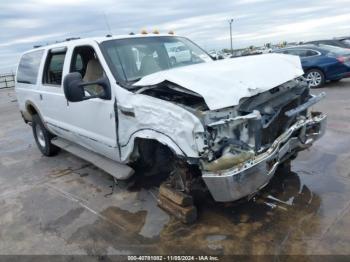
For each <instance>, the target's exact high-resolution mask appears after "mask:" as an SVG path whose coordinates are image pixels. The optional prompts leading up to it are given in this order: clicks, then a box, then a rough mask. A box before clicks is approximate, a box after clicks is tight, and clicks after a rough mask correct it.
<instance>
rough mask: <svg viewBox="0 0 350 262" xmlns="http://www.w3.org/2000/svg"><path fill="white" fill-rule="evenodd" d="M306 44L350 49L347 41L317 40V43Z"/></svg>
mask: <svg viewBox="0 0 350 262" xmlns="http://www.w3.org/2000/svg"><path fill="white" fill-rule="evenodd" d="M304 44H312V45H331V46H336V47H341V48H349V49H350V43H349V42H348V41H346V39H328V40H315V41H309V42H305V43H304Z"/></svg>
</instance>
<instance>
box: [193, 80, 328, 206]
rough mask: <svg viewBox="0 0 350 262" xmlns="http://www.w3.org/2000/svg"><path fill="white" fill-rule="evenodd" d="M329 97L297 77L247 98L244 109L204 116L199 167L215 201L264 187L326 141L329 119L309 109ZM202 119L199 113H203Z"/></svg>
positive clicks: (243, 101)
mask: <svg viewBox="0 0 350 262" xmlns="http://www.w3.org/2000/svg"><path fill="white" fill-rule="evenodd" d="M323 97H324V93H321V94H320V95H319V96H313V95H310V93H309V87H308V85H307V83H306V82H305V81H304V80H303V79H302V78H298V79H294V80H291V81H288V82H287V83H284V84H282V85H280V86H278V87H275V88H273V89H270V90H269V91H266V92H263V93H260V94H258V95H255V96H252V97H249V98H244V99H242V100H241V102H240V103H239V105H237V106H235V107H233V108H229V109H223V110H215V111H206V112H205V113H203V112H202V113H201V119H202V122H203V124H204V126H205V133H203V134H196V139H197V140H198V143H199V144H200V143H201V141H203V144H204V145H203V151H202V152H201V160H200V168H201V170H202V177H203V180H204V181H205V183H206V185H207V187H208V189H209V191H210V192H211V194H212V196H213V197H214V199H215V200H216V201H220V202H227V201H234V200H237V199H240V198H243V197H247V196H249V195H252V194H254V193H255V192H257V191H258V190H259V189H261V188H262V187H264V186H265V185H266V184H267V183H268V181H269V180H270V179H271V177H272V176H273V174H274V172H275V170H276V168H277V166H278V165H279V164H280V163H282V162H284V161H286V160H288V159H291V158H293V157H295V156H296V154H297V152H298V151H300V150H303V149H305V148H308V147H309V146H311V145H312V143H313V142H314V141H315V140H316V139H318V138H319V137H321V136H322V135H323V133H324V130H325V124H326V115H324V114H322V113H318V112H310V111H309V110H308V108H309V107H311V106H312V105H313V104H315V103H317V102H318V101H319V100H320V99H322V98H323ZM198 115H199V114H198Z"/></svg>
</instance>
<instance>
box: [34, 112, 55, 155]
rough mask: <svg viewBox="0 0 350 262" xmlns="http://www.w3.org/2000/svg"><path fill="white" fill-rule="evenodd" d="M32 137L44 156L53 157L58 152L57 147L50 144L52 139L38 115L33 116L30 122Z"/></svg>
mask: <svg viewBox="0 0 350 262" xmlns="http://www.w3.org/2000/svg"><path fill="white" fill-rule="evenodd" d="M32 129H33V136H34V138H35V142H36V145H37V146H38V148H39V150H40V151H41V153H42V154H43V155H44V156H54V155H56V154H57V153H58V151H59V150H60V148H59V147H57V146H55V145H53V144H52V143H51V139H52V138H53V137H54V135H52V134H51V133H50V132H49V131H48V130H47V129H46V128H45V126H44V124H43V122H42V121H41V119H40V117H39V116H38V115H33V121H32Z"/></svg>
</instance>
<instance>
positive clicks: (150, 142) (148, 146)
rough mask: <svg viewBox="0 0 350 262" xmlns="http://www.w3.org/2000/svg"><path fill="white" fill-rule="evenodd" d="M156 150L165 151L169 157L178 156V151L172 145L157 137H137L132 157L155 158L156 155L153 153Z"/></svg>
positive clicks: (134, 158)
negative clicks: (160, 140) (161, 141)
mask: <svg viewBox="0 0 350 262" xmlns="http://www.w3.org/2000/svg"><path fill="white" fill-rule="evenodd" d="M156 150H161V151H163V153H165V154H166V155H167V156H169V157H176V153H175V152H174V151H173V150H172V149H171V148H170V147H168V146H167V145H164V144H162V143H160V142H159V141H157V140H155V139H147V138H135V142H134V149H133V152H132V154H131V157H130V159H133V160H137V159H139V158H140V157H148V158H149V157H150V158H155V157H156V155H153V154H152V153H154V151H156ZM147 155H148V156H147Z"/></svg>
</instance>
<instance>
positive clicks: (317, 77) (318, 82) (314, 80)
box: [305, 69, 325, 88]
mask: <svg viewBox="0 0 350 262" xmlns="http://www.w3.org/2000/svg"><path fill="white" fill-rule="evenodd" d="M305 78H306V80H307V81H308V83H309V85H310V87H311V88H319V87H321V86H323V85H324V83H325V77H324V74H323V72H322V71H321V70H319V69H310V70H309V71H307V72H306V74H305Z"/></svg>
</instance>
